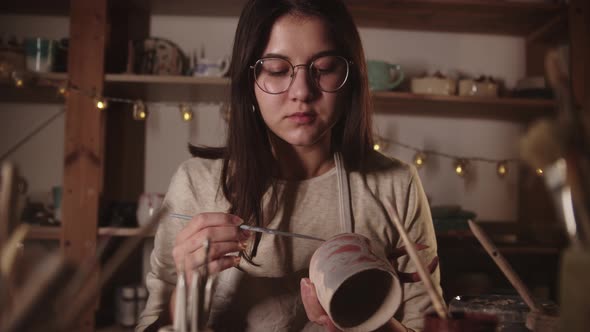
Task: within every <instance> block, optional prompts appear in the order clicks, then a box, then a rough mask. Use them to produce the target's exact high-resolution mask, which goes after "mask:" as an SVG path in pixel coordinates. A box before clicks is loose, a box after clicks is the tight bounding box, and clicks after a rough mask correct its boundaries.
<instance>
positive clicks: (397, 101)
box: [373, 92, 555, 122]
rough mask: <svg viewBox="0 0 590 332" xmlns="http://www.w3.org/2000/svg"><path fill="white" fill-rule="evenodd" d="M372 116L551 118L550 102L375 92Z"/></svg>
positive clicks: (521, 119)
mask: <svg viewBox="0 0 590 332" xmlns="http://www.w3.org/2000/svg"><path fill="white" fill-rule="evenodd" d="M373 105H374V107H375V112H376V113H387V114H408V115H426V116H436V117H458V118H487V119H497V120H508V121H523V122H526V121H530V120H531V119H534V118H536V117H540V116H545V115H548V114H551V112H552V111H553V108H554V107H555V102H554V101H552V100H543V99H522V98H483V97H463V96H437V95H419V94H414V93H408V92H375V93H373Z"/></svg>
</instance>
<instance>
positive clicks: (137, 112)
mask: <svg viewBox="0 0 590 332" xmlns="http://www.w3.org/2000/svg"><path fill="white" fill-rule="evenodd" d="M147 116H148V111H147V107H146V106H145V104H144V102H143V101H141V100H136V101H135V103H133V119H134V120H137V121H143V120H145V119H146V118H147Z"/></svg>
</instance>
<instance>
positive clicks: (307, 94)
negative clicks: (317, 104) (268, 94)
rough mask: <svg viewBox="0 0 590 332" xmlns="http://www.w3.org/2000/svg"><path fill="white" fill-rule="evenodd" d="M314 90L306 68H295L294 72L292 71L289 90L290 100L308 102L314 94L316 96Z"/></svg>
mask: <svg viewBox="0 0 590 332" xmlns="http://www.w3.org/2000/svg"><path fill="white" fill-rule="evenodd" d="M316 90H317V89H316V87H315V85H314V83H313V81H312V77H311V75H310V74H309V71H308V70H307V67H304V66H295V70H294V71H293V82H292V83H291V87H290V88H289V94H290V95H291V98H293V99H299V100H302V101H309V100H311V99H312V98H313V97H314V95H315V94H317V91H316Z"/></svg>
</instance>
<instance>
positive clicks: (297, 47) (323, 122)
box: [254, 15, 347, 148]
mask: <svg viewBox="0 0 590 332" xmlns="http://www.w3.org/2000/svg"><path fill="white" fill-rule="evenodd" d="M335 51H336V45H335V43H334V42H333V40H332V36H331V34H330V32H329V30H328V28H327V26H326V25H325V23H324V22H323V21H322V20H321V19H319V18H317V17H301V16H294V15H285V16H283V17H281V18H279V19H278V20H277V21H276V22H275V24H274V26H273V28H272V30H271V33H270V39H269V41H268V45H266V48H265V49H264V52H263V55H262V57H263V58H264V57H269V56H272V57H281V58H284V59H287V60H289V61H290V62H291V64H293V65H294V66H297V65H300V64H305V66H301V67H296V68H295V77H294V79H293V82H292V84H291V86H290V87H289V89H288V90H287V91H285V92H283V93H280V94H269V93H266V92H264V91H263V90H262V89H261V88H260V87H259V86H258V85H257V84H254V90H255V95H256V100H257V102H258V106H259V109H260V113H261V115H262V118H263V119H264V122H265V123H266V125H267V126H268V128H269V129H270V130H271V131H272V133H274V135H275V136H276V137H278V138H280V139H281V140H283V141H285V142H287V143H288V144H290V145H292V146H296V147H314V146H317V145H323V147H324V148H326V146H325V145H328V147H329V144H330V131H331V128H332V126H333V125H334V124H335V123H336V121H337V120H338V117H339V116H340V113H341V109H342V107H341V106H342V105H341V103H342V100H343V99H345V98H343V94H344V93H345V92H344V91H345V90H347V89H345V88H344V87H343V88H342V89H340V90H338V91H336V92H324V91H322V90H320V89H319V88H318V87H317V86H316V85H315V84H314V82H313V81H312V80H311V79H310V77H309V70H308V68H309V64H310V63H311V62H312V61H313V60H315V59H316V58H317V56H318V55H320V54H324V53H335Z"/></svg>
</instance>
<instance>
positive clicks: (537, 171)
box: [535, 168, 544, 176]
mask: <svg viewBox="0 0 590 332" xmlns="http://www.w3.org/2000/svg"><path fill="white" fill-rule="evenodd" d="M535 173H537V175H538V176H543V173H544V172H543V169H542V168H537V169H535Z"/></svg>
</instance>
